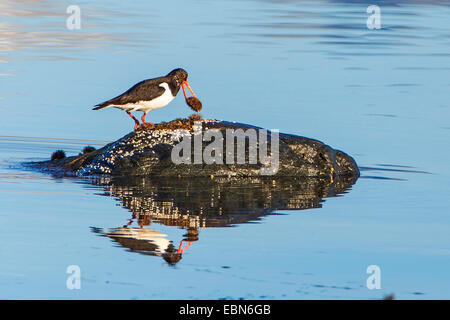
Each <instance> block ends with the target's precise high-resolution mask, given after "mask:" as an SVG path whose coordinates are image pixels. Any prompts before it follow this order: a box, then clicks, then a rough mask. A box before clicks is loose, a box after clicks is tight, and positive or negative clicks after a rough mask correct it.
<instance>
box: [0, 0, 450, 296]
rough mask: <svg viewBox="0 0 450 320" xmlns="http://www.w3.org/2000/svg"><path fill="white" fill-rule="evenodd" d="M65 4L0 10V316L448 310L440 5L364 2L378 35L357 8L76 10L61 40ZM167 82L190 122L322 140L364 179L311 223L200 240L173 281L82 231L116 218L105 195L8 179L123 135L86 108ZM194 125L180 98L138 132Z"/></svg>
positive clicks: (61, 182)
mask: <svg viewBox="0 0 450 320" xmlns="http://www.w3.org/2000/svg"><path fill="white" fill-rule="evenodd" d="M72 4H73V3H72V2H71V1H52V0H43V1H39V2H31V1H18V0H6V1H3V2H2V4H1V5H0V9H1V10H0V19H1V20H0V202H1V206H0V221H1V222H2V223H1V224H0V235H1V239H2V240H1V243H2V245H1V248H0V297H1V298H5V299H191V298H192V299H222V298H232V299H238V298H244V299H381V298H383V297H384V296H385V295H389V294H394V295H395V297H396V298H399V299H449V298H450V294H449V292H450V290H449V289H450V275H449V273H448V270H449V269H450V200H449V194H450V187H449V186H450V184H449V180H450V179H449V178H450V170H449V166H448V164H449V161H450V148H449V141H450V140H449V139H450V123H449V119H450V108H449V107H450V104H449V101H450V99H449V98H450V80H449V79H450V78H449V71H450V60H449V58H450V29H449V27H450V24H449V20H448V17H449V14H450V2H449V1H394V0H392V1H378V2H377V4H378V5H379V7H380V9H381V29H373V30H371V29H369V28H368V27H367V24H366V21H367V19H368V17H369V15H370V14H368V13H367V12H366V9H367V7H368V5H369V3H368V2H367V1H344V0H342V1H338V0H336V1H331V0H330V1H300V0H298V1H295V0H292V1H271V0H266V1H264V0H239V1H237V0H221V1H206V0H193V1H180V0H176V1H170V2H164V1H163V2H161V1H144V0H141V1H133V2H130V3H128V2H123V1H114V0H99V1H95V2H92V1H77V5H78V6H79V7H80V9H81V29H75V30H69V29H68V28H67V26H66V20H67V18H68V17H69V16H70V14H68V13H66V9H67V7H68V6H69V5H72ZM176 67H183V68H184V69H186V70H187V71H188V72H189V81H190V83H191V86H192V88H193V90H194V91H195V93H196V94H197V96H198V97H199V98H200V99H201V100H202V102H203V110H202V115H203V117H204V118H213V119H219V120H221V119H223V120H229V121H239V122H243V123H250V124H253V125H257V126H260V127H264V128H268V129H280V131H281V132H287V133H292V134H298V135H302V136H306V137H311V138H315V139H318V140H321V141H324V142H325V143H327V144H329V145H330V146H332V147H334V148H337V149H341V150H344V151H345V152H347V153H348V154H350V155H352V156H353V157H354V158H355V160H356V161H357V163H358V164H359V166H360V167H361V178H360V179H359V180H358V181H357V183H356V184H355V185H354V186H353V187H352V189H351V190H349V191H348V192H347V193H346V194H344V195H341V196H339V197H333V198H327V199H325V202H324V203H322V205H323V206H322V208H316V209H309V210H294V211H279V212H278V213H282V214H281V215H268V216H265V217H263V218H262V219H261V220H260V221H257V222H256V223H246V224H238V225H236V226H235V227H232V228H204V229H200V230H199V233H200V236H199V241H197V242H194V243H193V244H192V245H191V247H190V248H189V249H188V250H186V253H185V254H184V255H183V259H182V260H181V261H180V262H179V263H177V264H176V265H175V266H169V265H168V264H167V263H166V262H165V261H164V260H163V259H161V258H160V257H155V256H149V255H144V254H138V253H136V252H131V251H130V250H127V249H126V248H124V247H121V246H119V245H117V244H116V243H115V242H113V241H112V240H111V239H110V238H108V237H102V236H99V235H98V234H96V233H94V232H92V229H91V227H97V228H116V227H119V226H123V225H124V224H126V223H127V219H130V212H129V211H128V210H126V208H123V206H122V205H121V203H120V202H118V201H117V199H115V198H114V197H108V196H103V193H104V188H103V187H101V186H94V185H91V184H89V183H88V182H86V181H83V180H82V179H74V178H62V177H54V176H50V175H46V174H43V173H38V172H33V171H29V170H24V169H23V168H21V167H20V165H19V164H20V163H21V162H23V161H29V160H44V159H48V158H49V156H50V154H51V153H52V152H53V151H54V150H56V149H63V150H65V151H66V153H67V154H68V155H76V154H78V153H79V152H80V150H81V149H82V148H83V147H84V146H86V145H92V146H95V147H101V146H103V145H104V144H106V143H107V142H110V141H114V140H116V139H118V138H120V137H122V136H124V135H125V134H127V133H128V132H130V131H131V130H132V128H133V122H132V120H131V119H129V118H128V116H127V115H126V114H125V113H124V112H122V111H120V110H117V109H112V108H111V109H105V110H102V111H92V107H93V106H94V105H95V104H97V103H99V102H102V101H104V100H107V99H109V98H112V97H114V96H116V95H117V94H120V93H122V92H123V91H124V90H126V89H128V88H129V87H130V86H131V85H133V84H134V83H136V82H138V81H141V80H142V79H147V78H152V77H156V76H160V75H164V74H167V73H168V72H169V71H170V70H172V69H174V68H176ZM190 114H191V110H190V109H189V108H187V106H186V104H185V102H184V100H183V98H182V97H181V96H178V97H177V98H176V99H175V100H174V101H173V102H172V103H171V104H170V105H168V106H167V107H165V108H162V109H159V110H156V111H154V112H151V113H150V114H149V115H148V117H147V118H148V120H150V121H152V122H160V121H169V120H172V119H174V118H178V117H186V116H189V115H190ZM135 227H136V226H135ZM147 228H151V229H152V230H153V229H154V230H156V231H157V232H159V233H161V234H164V235H166V238H167V239H170V240H171V241H173V242H174V243H176V244H178V242H179V241H180V240H181V239H182V238H183V234H184V233H185V230H182V229H181V228H179V227H176V226H167V225H163V224H158V223H153V224H152V225H151V226H150V227H147ZM70 265H77V266H79V267H80V270H81V289H79V290H77V289H73V290H70V289H68V287H67V285H66V282H67V278H68V277H69V274H67V273H66V270H67V267H68V266H70ZM370 265H377V266H379V267H380V270H381V288H380V289H373V290H369V289H368V288H367V286H366V280H367V278H368V277H369V276H370V275H369V274H367V273H366V269H367V267H368V266H370Z"/></svg>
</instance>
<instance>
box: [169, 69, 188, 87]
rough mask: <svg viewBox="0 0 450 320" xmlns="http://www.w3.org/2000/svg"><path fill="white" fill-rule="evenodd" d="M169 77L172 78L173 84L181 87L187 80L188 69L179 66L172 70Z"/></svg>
mask: <svg viewBox="0 0 450 320" xmlns="http://www.w3.org/2000/svg"><path fill="white" fill-rule="evenodd" d="M167 77H169V78H170V80H172V82H173V84H175V85H176V86H177V87H179V86H181V85H182V84H183V82H184V81H187V77H188V73H187V72H186V70H184V69H181V68H178V69H174V70H172V71H170V72H169V74H168V75H167Z"/></svg>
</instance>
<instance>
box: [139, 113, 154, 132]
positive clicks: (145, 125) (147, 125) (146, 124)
mask: <svg viewBox="0 0 450 320" xmlns="http://www.w3.org/2000/svg"><path fill="white" fill-rule="evenodd" d="M146 115H147V112H144V114H143V115H142V118H141V120H142V128H145V129H153V128H154V127H155V125H154V124H153V123H151V122H147V121H145V116H146Z"/></svg>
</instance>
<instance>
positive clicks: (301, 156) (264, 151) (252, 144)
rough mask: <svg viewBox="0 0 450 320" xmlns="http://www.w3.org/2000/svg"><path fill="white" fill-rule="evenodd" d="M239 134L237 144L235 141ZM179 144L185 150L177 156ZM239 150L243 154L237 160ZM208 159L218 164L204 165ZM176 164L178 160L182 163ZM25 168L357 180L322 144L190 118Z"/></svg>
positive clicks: (349, 164)
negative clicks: (207, 157)
mask: <svg viewBox="0 0 450 320" xmlns="http://www.w3.org/2000/svg"><path fill="white" fill-rule="evenodd" d="M207 131H209V133H210V135H208V136H206V135H205V133H206V132H207ZM211 132H213V134H211ZM230 132H231V134H230ZM239 134H240V135H241V138H242V139H241V140H240V139H239V138H236V136H235V135H238V136H239ZM211 135H212V136H213V137H211ZM263 138H264V139H265V140H263ZM182 141H184V142H185V144H184V146H185V147H186V146H189V148H188V149H185V148H184V149H182V150H181V152H180V150H178V149H180V145H179V144H180V143H181V142H182ZM186 141H188V144H186ZM212 144H214V146H215V151H213V152H211V153H206V151H207V150H209V151H210V150H211V149H212V148H211V146H212ZM217 146H219V147H217ZM239 147H240V148H241V149H239ZM242 147H243V148H244V149H242ZM174 148H176V149H175V150H174ZM277 149H278V153H276V151H277ZM186 150H187V151H186ZM199 150H200V151H199ZM237 150H241V151H242V150H243V155H242V157H241V159H239V155H238V151H237ZM174 151H176V152H175V158H176V159H175V161H174ZM235 153H236V154H235ZM230 154H231V155H230ZM275 154H276V155H277V157H274V155H275ZM208 155H209V156H211V157H212V158H214V159H215V160H216V161H215V162H214V161H213V162H212V163H211V161H210V160H209V161H208V160H207V159H206V156H208ZM266 156H267V157H266ZM270 156H272V158H271V157H270ZM203 157H205V158H203ZM264 157H265V158H264ZM177 159H178V160H179V159H181V163H179V162H180V161H176V160H177ZM262 159H265V161H263V160H262ZM252 160H253V161H252ZM256 160H257V161H256ZM27 165H28V166H32V167H35V168H40V169H43V170H47V171H50V172H55V173H56V172H60V173H63V174H66V175H74V176H92V175H103V174H111V175H125V176H166V177H180V176H190V177H195V176H197V177H211V176H235V177H240V176H241V177H244V176H247V177H249V176H250V177H251V176H261V175H273V176H279V177H282V176H290V177H327V178H329V179H331V180H333V179H336V178H337V177H340V176H354V177H358V176H359V170H358V166H357V164H356V162H355V161H354V159H353V158H352V157H350V156H349V155H347V154H345V153H344V152H342V151H339V150H335V149H333V148H331V147H329V146H328V145H326V144H324V143H322V142H320V141H317V140H314V139H309V138H305V137H300V136H295V135H290V134H282V133H277V132H270V131H265V130H264V129H262V128H258V127H254V126H251V125H246V124H241V123H232V122H227V121H218V120H199V121H193V120H192V119H177V120H174V121H171V122H168V123H159V124H156V125H155V127H154V128H153V129H151V130H144V129H143V130H137V131H134V132H131V133H129V134H127V135H126V136H124V137H123V138H121V139H119V140H117V141H115V142H112V143H110V144H107V145H106V146H104V147H103V148H101V149H98V150H93V151H92V152H89V153H85V154H80V155H78V156H74V157H66V158H64V159H60V160H56V161H55V160H54V161H43V162H33V163H28V164H27Z"/></svg>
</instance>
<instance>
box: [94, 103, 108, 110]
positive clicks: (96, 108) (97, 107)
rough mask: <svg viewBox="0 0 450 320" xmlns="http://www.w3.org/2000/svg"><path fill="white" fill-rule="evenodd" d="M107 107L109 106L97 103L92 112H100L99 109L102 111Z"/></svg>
mask: <svg viewBox="0 0 450 320" xmlns="http://www.w3.org/2000/svg"><path fill="white" fill-rule="evenodd" d="M109 106H110V105H109V104H105V103H99V104H96V105H95V107H94V108H93V109H92V110H100V109H103V108H107V107H109Z"/></svg>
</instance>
